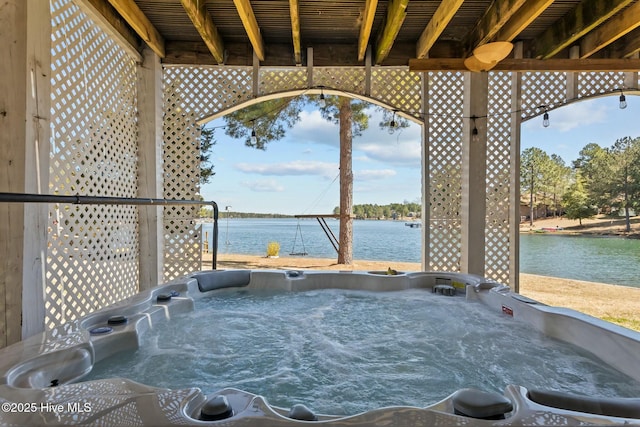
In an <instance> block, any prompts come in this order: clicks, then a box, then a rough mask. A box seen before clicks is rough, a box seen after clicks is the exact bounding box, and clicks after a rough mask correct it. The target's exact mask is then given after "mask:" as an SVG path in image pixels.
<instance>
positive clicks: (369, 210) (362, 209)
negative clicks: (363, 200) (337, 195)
mask: <svg viewBox="0 0 640 427" xmlns="http://www.w3.org/2000/svg"><path fill="white" fill-rule="evenodd" d="M421 212H422V206H421V204H420V203H412V202H409V201H406V200H405V201H404V202H402V203H390V204H388V205H377V204H370V203H367V204H362V205H353V215H355V217H356V218H357V219H378V218H393V217H394V216H395V217H397V218H405V217H407V216H408V215H409V214H413V215H415V217H416V218H419V217H421ZM333 213H334V214H336V215H337V214H339V213H340V208H339V207H337V206H336V207H335V208H334V209H333Z"/></svg>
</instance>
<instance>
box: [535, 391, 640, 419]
mask: <svg viewBox="0 0 640 427" xmlns="http://www.w3.org/2000/svg"><path fill="white" fill-rule="evenodd" d="M527 397H529V399H531V400H533V401H534V402H536V403H539V404H540V405H544V406H550V407H552V408H558V409H566V410H569V411H578V412H587V413H589V414H597V415H606V416H610V417H620V418H636V419H640V399H633V398H604V397H600V398H597V397H588V396H575V395H570V394H566V393H560V392H557V391H549V390H529V393H528V395H527Z"/></svg>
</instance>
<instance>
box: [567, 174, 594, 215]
mask: <svg viewBox="0 0 640 427" xmlns="http://www.w3.org/2000/svg"><path fill="white" fill-rule="evenodd" d="M562 203H563V205H564V210H565V214H566V216H567V218H569V219H577V220H580V224H581V225H582V220H583V219H585V218H591V217H593V216H594V215H595V214H596V213H597V209H596V208H595V207H594V206H591V205H589V195H588V194H587V191H586V190H585V188H584V179H583V178H582V177H581V176H580V175H578V176H577V177H576V180H575V182H574V183H573V184H572V185H570V186H569V189H568V190H567V192H566V193H565V195H564V197H563V198H562Z"/></svg>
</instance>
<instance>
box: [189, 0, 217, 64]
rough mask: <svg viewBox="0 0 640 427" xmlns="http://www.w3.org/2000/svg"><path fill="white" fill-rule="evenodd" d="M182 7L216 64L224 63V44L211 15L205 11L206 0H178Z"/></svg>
mask: <svg viewBox="0 0 640 427" xmlns="http://www.w3.org/2000/svg"><path fill="white" fill-rule="evenodd" d="M180 3H182V7H183V8H184V10H185V12H187V15H188V16H189V19H191V22H193V25H194V27H196V29H197V30H198V33H200V37H202V40H203V41H204V42H205V44H206V45H207V48H208V49H209V51H210V52H211V55H213V57H214V59H215V60H216V62H217V63H218V64H222V63H224V45H223V43H222V38H221V37H220V34H219V33H218V29H217V28H216V26H215V25H213V21H212V20H211V16H210V15H209V13H207V9H206V2H204V1H198V0H180Z"/></svg>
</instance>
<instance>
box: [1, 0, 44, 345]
mask: <svg viewBox="0 0 640 427" xmlns="http://www.w3.org/2000/svg"><path fill="white" fill-rule="evenodd" d="M0 25H1V26H2V30H1V31H0V49H1V50H2V52H4V53H5V60H4V61H2V63H1V64H0V75H2V79H0V128H1V129H2V132H0V146H1V147H2V150H0V165H2V167H0V191H5V192H13V193H47V192H48V189H49V146H50V141H49V134H50V130H49V128H50V124H49V115H50V104H51V101H50V99H51V74H50V73H51V71H50V70H51V13H50V10H49V2H43V1H40V0H6V1H5V2H4V4H3V6H2V8H0ZM47 218H48V206H47V205H46V204H22V203H6V204H2V205H0V236H1V238H0V258H1V260H0V347H4V346H6V345H9V344H12V343H14V342H17V341H20V340H21V339H23V338H27V337H29V336H31V335H33V334H35V333H38V332H42V331H43V330H44V326H45V325H44V286H45V271H46V270H45V267H46V253H47V234H48V233H47Z"/></svg>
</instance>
